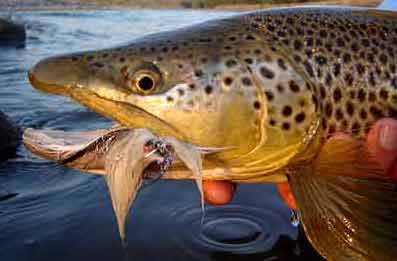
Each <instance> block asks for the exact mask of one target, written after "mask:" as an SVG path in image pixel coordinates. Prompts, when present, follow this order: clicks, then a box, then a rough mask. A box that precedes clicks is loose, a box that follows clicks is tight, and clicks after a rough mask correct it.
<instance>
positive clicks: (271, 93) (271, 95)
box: [265, 91, 274, 102]
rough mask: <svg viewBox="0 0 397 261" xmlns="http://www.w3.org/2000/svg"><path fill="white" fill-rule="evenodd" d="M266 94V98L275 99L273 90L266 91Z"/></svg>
mask: <svg viewBox="0 0 397 261" xmlns="http://www.w3.org/2000/svg"><path fill="white" fill-rule="evenodd" d="M265 94H266V98H267V100H268V101H269V102H270V101H272V100H273V99H274V94H273V92H272V91H266V92H265Z"/></svg>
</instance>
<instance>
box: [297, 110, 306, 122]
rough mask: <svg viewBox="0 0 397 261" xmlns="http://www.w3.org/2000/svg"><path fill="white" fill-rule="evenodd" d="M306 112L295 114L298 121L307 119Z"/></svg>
mask: <svg viewBox="0 0 397 261" xmlns="http://www.w3.org/2000/svg"><path fill="white" fill-rule="evenodd" d="M305 117H306V115H305V113H303V112H301V113H299V114H297V115H296V116H295V121H296V123H302V122H303V121H304V120H305Z"/></svg>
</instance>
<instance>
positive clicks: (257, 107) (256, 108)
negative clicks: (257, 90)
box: [254, 101, 261, 110]
mask: <svg viewBox="0 0 397 261" xmlns="http://www.w3.org/2000/svg"><path fill="white" fill-rule="evenodd" d="M254 108H255V110H259V109H260V108H261V103H260V102H259V101H255V102H254Z"/></svg>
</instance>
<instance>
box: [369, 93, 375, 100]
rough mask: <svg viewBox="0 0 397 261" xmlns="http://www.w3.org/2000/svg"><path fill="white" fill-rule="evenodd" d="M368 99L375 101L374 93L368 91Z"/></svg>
mask: <svg viewBox="0 0 397 261" xmlns="http://www.w3.org/2000/svg"><path fill="white" fill-rule="evenodd" d="M368 101H370V102H375V101H376V95H375V93H374V92H370V93H369V94H368Z"/></svg>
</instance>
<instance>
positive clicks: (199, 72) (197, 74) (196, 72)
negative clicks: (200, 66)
mask: <svg viewBox="0 0 397 261" xmlns="http://www.w3.org/2000/svg"><path fill="white" fill-rule="evenodd" d="M194 75H196V76H197V77H202V76H203V71H202V70H196V71H195V72H194Z"/></svg>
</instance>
